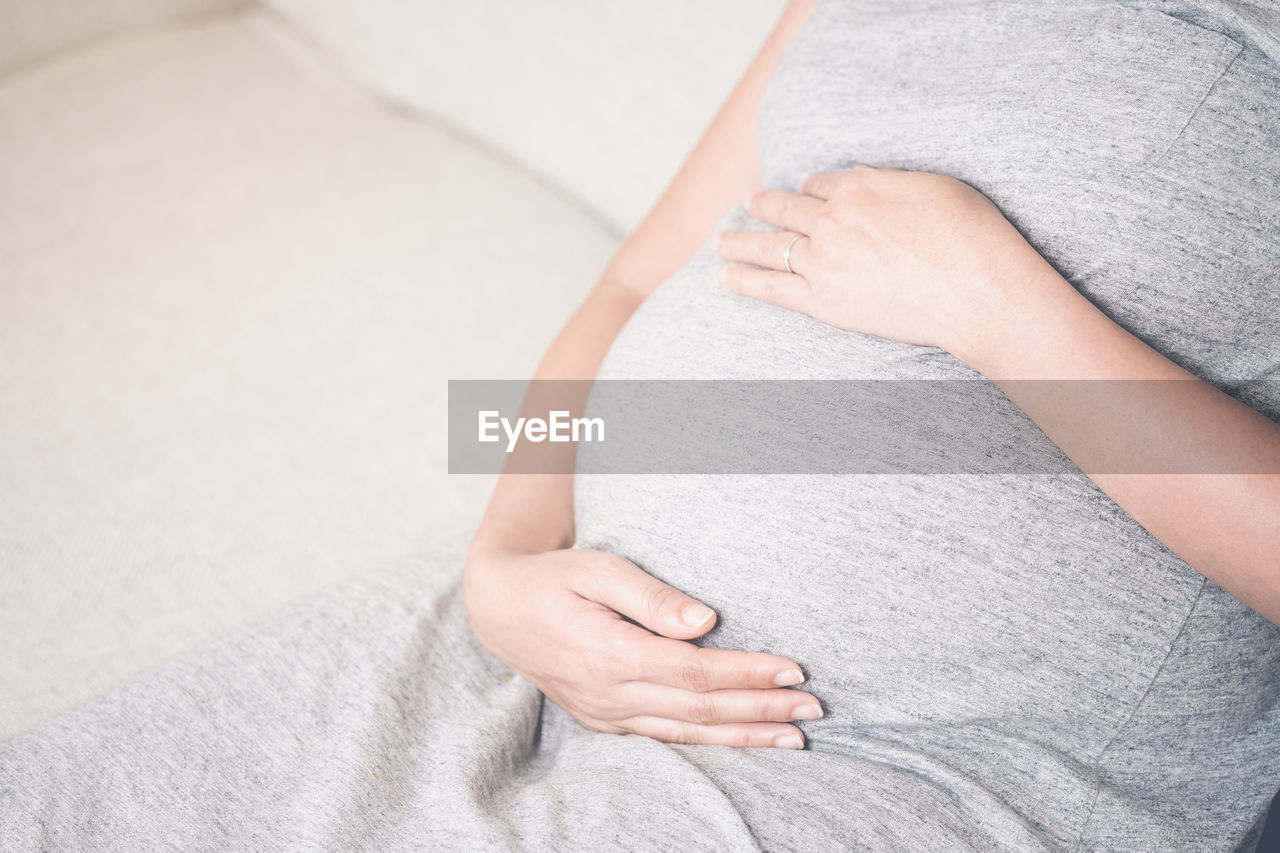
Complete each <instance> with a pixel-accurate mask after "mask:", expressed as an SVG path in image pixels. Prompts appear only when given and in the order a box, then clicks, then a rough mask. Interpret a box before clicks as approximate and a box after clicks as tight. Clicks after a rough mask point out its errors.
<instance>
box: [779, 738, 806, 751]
mask: <svg viewBox="0 0 1280 853" xmlns="http://www.w3.org/2000/svg"><path fill="white" fill-rule="evenodd" d="M773 745H774V746H775V747H777V748H778V749H804V738H802V737H800V735H778V736H777V737H776V738H774V739H773Z"/></svg>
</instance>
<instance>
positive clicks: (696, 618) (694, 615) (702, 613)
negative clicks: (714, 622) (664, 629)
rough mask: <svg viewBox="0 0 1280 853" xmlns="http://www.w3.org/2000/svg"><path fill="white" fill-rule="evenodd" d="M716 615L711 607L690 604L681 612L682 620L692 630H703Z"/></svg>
mask: <svg viewBox="0 0 1280 853" xmlns="http://www.w3.org/2000/svg"><path fill="white" fill-rule="evenodd" d="M715 615H716V614H715V613H714V612H713V611H712V610H711V608H710V607H706V606H704V605H701V604H690V605H689V606H688V607H686V608H685V609H684V610H681V611H680V618H681V619H683V620H684V624H686V625H688V626H689V627H690V628H701V627H702V626H703V625H705V624H707V620H708V619H710V618H711V617H712V616H715Z"/></svg>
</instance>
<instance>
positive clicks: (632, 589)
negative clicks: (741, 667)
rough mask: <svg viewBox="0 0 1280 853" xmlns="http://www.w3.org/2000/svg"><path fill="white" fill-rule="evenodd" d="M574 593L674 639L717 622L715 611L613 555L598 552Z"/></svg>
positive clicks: (690, 635)
mask: <svg viewBox="0 0 1280 853" xmlns="http://www.w3.org/2000/svg"><path fill="white" fill-rule="evenodd" d="M587 553H590V552H587ZM598 556H599V557H601V558H603V559H601V560H600V561H592V562H591V563H590V564H589V565H588V567H587V571H586V572H584V573H583V580H582V582H581V584H580V585H579V586H580V588H579V589H578V590H577V592H578V593H579V594H580V595H582V596H584V597H585V598H588V599H590V600H592V601H595V602H598V603H600V604H603V605H604V606H605V607H608V608H609V609H610V610H615V611H617V612H618V613H621V614H622V615H623V616H626V617H627V618H629V619H634V620H635V621H636V622H639V623H640V624H641V625H643V626H644V627H646V628H648V629H649V630H650V631H653V632H654V633H655V634H661V635H663V636H664V637H671V638H672V639H676V640H691V639H693V638H694V637H701V636H702V635H703V634H705V633H707V632H708V631H710V630H711V628H712V626H713V625H715V624H716V614H715V611H714V610H712V609H711V608H710V607H707V606H706V605H705V604H703V603H702V602H700V601H698V600H697V599H694V598H690V597H689V596H687V595H685V594H684V593H683V592H681V591H680V590H678V589H676V588H675V587H673V586H668V585H667V584H665V583H663V582H662V581H660V580H658V579H657V578H655V577H654V576H653V575H651V574H649V573H648V572H646V571H645V570H644V569H642V568H640V567H639V566H637V565H636V564H635V563H633V562H631V561H630V560H627V559H625V558H623V557H618V556H616V555H613V554H598Z"/></svg>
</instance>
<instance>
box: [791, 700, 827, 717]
mask: <svg viewBox="0 0 1280 853" xmlns="http://www.w3.org/2000/svg"><path fill="white" fill-rule="evenodd" d="M821 716H822V706H821V705H818V704H816V703H815V704H813V705H801V706H800V707H799V708H796V709H795V710H794V711H792V712H791V719H793V720H816V719H818V718H819V717H821Z"/></svg>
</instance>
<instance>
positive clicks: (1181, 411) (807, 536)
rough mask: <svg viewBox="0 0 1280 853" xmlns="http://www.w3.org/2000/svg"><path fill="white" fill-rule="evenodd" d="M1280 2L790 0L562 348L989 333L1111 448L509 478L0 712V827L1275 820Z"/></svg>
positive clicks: (424, 836)
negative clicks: (284, 590)
mask: <svg viewBox="0 0 1280 853" xmlns="http://www.w3.org/2000/svg"><path fill="white" fill-rule="evenodd" d="M1278 21H1280V8H1277V7H1276V6H1275V4H1273V3H1270V2H1256V3H1252V4H1250V3H1245V2H1231V0H1220V2H1215V0H1204V2H1181V0H1160V2H1156V0H1151V2H1145V1H1144V2H1135V3H1131V4H1128V5H1125V6H1118V5H1112V4H1109V3H1101V2H1082V3H1075V2H1072V3H1052V4H1038V3H991V4H987V3H964V4H935V3H923V2H887V0H886V2H881V0H857V1H856V2H855V0H826V2H821V3H814V2H808V0H801V1H800V2H795V3H793V4H792V5H791V6H790V7H789V8H788V9H787V11H786V12H785V14H784V16H783V18H782V20H781V21H780V23H779V25H778V27H777V28H776V30H775V32H774V33H773V35H772V36H771V37H770V39H769V40H768V41H767V43H766V44H765V45H764V47H763V49H762V50H761V52H760V54H759V56H758V57H757V59H756V61H755V62H754V63H753V65H752V66H751V67H750V69H749V70H748V71H747V73H746V74H745V76H744V77H743V79H742V81H741V83H740V85H739V86H738V88H737V89H736V90H735V91H734V93H733V94H732V96H731V97H730V99H729V100H728V102H727V103H726V105H725V107H724V109H723V110H722V112H721V113H720V114H719V116H717V118H716V119H715V121H714V122H713V123H712V125H711V126H710V128H709V130H708V131H707V133H706V135H705V136H704V138H703V139H702V141H701V142H700V143H699V145H698V146H697V148H696V149H695V150H694V152H693V153H692V154H691V156H690V158H689V160H688V162H687V163H686V164H685V165H684V167H683V168H682V169H681V171H680V172H679V174H678V175H677V176H676V178H675V180H674V182H673V183H672V185H671V186H670V188H669V189H668V191H667V193H666V195H665V196H664V198H663V199H662V201H661V202H660V203H659V204H658V206H657V207H656V208H655V209H654V211H653V212H652V213H651V214H650V216H649V217H648V218H647V219H646V220H645V222H644V223H643V224H642V225H641V226H640V227H639V228H638V229H637V230H636V231H635V233H633V234H632V235H631V236H630V237H629V238H628V239H627V241H626V242H625V243H624V245H623V247H622V248H621V250H620V251H619V253H618V254H617V256H616V257H615V259H614V260H613V262H612V263H611V264H610V265H609V267H608V268H607V269H606V270H605V272H604V274H603V276H602V278H601V281H600V283H599V284H598V286H597V287H596V288H595V290H594V291H593V292H592V293H591V295H590V296H589V297H588V299H587V300H586V302H585V303H584V304H583V305H582V307H581V308H580V309H579V311H578V312H577V313H576V314H575V315H574V317H573V318H572V319H571V320H570V321H569V323H568V324H567V325H566V327H565V328H564V330H563V331H562V333H561V334H560V336H559V337H558V338H557V339H556V341H555V342H554V344H553V345H552V346H551V348H550V350H549V352H548V353H547V355H546V357H545V359H544V361H543V363H542V366H541V368H540V370H539V373H538V376H539V377H541V378H575V379H580V378H590V377H593V376H597V375H598V376H600V377H606V378H639V379H675V378H679V379H688V378H714V379H727V378H731V379H952V378H955V379H974V378H980V377H981V376H983V375H985V376H986V377H988V378H990V379H992V380H994V381H995V382H996V383H998V384H999V385H1000V387H1001V388H1002V389H1004V390H1005V393H1006V394H1007V396H1008V399H1009V401H1011V403H1012V404H1016V406H1017V407H1019V408H1020V409H1021V410H1022V411H1023V412H1025V413H1026V415H1028V416H1030V417H1031V418H1032V419H1033V420H1034V421H1035V422H1036V424H1037V425H1038V426H1039V427H1040V429H1041V430H1043V431H1044V433H1045V434H1046V435H1047V436H1048V437H1049V438H1050V439H1052V440H1053V441H1054V442H1056V443H1057V445H1058V446H1059V447H1060V448H1061V449H1062V450H1063V451H1064V452H1065V453H1066V454H1068V455H1069V456H1070V457H1071V459H1072V460H1074V461H1075V462H1076V463H1077V464H1078V465H1079V470H1074V471H1073V472H1072V473H1060V474H1051V475H1050V474H1042V475H1036V476H1030V475H1017V474H989V475H988V474H984V475H935V476H908V475H892V476H852V475H851V476H738V475H735V476H720V477H711V476H663V475H656V474H655V475H645V476H612V475H611V476H580V477H578V478H577V479H576V480H575V479H574V478H572V477H569V476H551V475H545V476H533V475H526V476H515V475H508V476H506V477H504V478H503V479H502V480H501V481H500V483H499V485H498V488H497V491H496V492H495V494H494V497H493V500H492V502H491V504H490V507H489V510H488V512H487V514H486V516H485V518H484V521H483V522H482V524H481V526H480V528H479V530H478V531H477V533H476V535H475V536H474V537H473V538H472V539H471V540H470V541H469V542H459V543H456V544H455V545H454V546H452V547H450V548H447V549H445V550H444V551H442V552H441V553H439V554H434V555H432V556H431V557H430V558H424V559H421V560H417V561H415V562H413V563H412V564H409V565H407V566H405V567H404V568H403V569H402V570H400V571H398V572H396V573H392V574H387V575H384V576H380V577H375V578H368V579H363V580H360V581H356V582H353V583H351V584H349V585H347V586H345V587H342V588H339V589H336V590H334V591H332V592H331V593H329V594H327V595H325V596H323V597H320V598H317V599H312V600H309V601H305V602H302V603H300V604H298V605H295V606H294V607H293V608H291V609H288V610H286V611H284V612H282V613H279V614H277V615H275V616H273V617H271V618H269V619H267V620H265V621H263V622H260V623H258V624H255V625H252V626H249V627H247V628H244V629H242V630H240V631H238V632H236V633H233V634H231V635H229V636H227V637H225V638H223V639H222V640H220V641H218V642H216V643H213V644H211V645H209V646H206V647H204V648H202V649H199V650H197V651H195V652H193V653H191V654H188V655H186V656H184V657H181V658H178V659H176V660H174V661H171V662H170V663H168V664H166V665H165V666H162V667H160V668H157V669H155V670H152V671H150V672H148V673H146V674H144V675H142V676H140V677H138V678H136V679H134V680H133V681H131V682H129V683H126V684H125V685H123V686H121V687H119V688H117V689H115V690H114V691H112V692H110V693H108V694H106V695H104V696H103V697H100V698H99V699H97V700H95V701H94V702H91V703H89V704H87V705H85V706H83V707H81V708H79V709H76V710H74V711H72V712H70V713H67V714H64V715H63V716H61V717H59V718H57V719H55V720H53V721H51V722H49V723H47V724H45V725H43V726H41V727H39V728H37V729H35V730H34V731H32V732H29V733H27V734H25V735H22V736H20V737H18V738H15V739H13V740H11V741H8V742H7V743H5V744H4V745H3V746H0V848H3V849H6V850H7V849H15V850H26V849H45V848H49V849H68V850H95V849H129V850H135V849H180V850H204V849H273V850H274V849H317V848H319V849H335V850H337V849H342V850H345V849H387V850H409V849H536V850H609V849H627V850H674V849H679V850H734V851H736V850H748V849H760V848H763V849H768V850H804V851H813V850H843V849H871V850H913V851H914V850H961V849H965V850H1018V851H1026V850H1064V849H1091V850H1092V849H1107V850H1197V851H1199V850H1234V849H1249V848H1250V847H1251V846H1252V845H1253V844H1254V843H1255V842H1256V841H1257V838H1258V835H1259V833H1260V831H1261V828H1262V821H1263V819H1264V817H1265V814H1266V809H1267V805H1268V803H1269V801H1270V799H1271V797H1272V795H1274V794H1275V792H1276V789H1277V787H1278V786H1280V771H1278V770H1277V768H1278V767H1280V629H1277V627H1276V623H1277V622H1280V476H1278V472H1280V427H1277V425H1276V423H1275V420H1276V418H1277V417H1280V396H1278V395H1277V394H1276V387H1277V386H1276V384H1275V382H1274V380H1276V379H1277V378H1278V376H1277V375H1278V374H1280V334H1278V333H1280V329H1278V327H1277V318H1280V287H1278V286H1277V270H1280V204H1277V200H1278V199H1280V65H1278V61H1280V30H1278V29H1277V22H1278ZM744 198H747V199H749V201H747V202H746V203H745V204H743V203H741V200H742V199H744ZM708 235H711V236H710V239H708ZM1025 379H1038V380H1039V379H1049V380H1114V379H1123V380H1182V381H1170V382H1156V381H1150V382H1142V383H1134V384H1133V385H1131V386H1126V387H1127V388H1129V390H1128V391H1127V392H1126V393H1125V394H1122V395H1116V394H1114V393H1110V392H1104V391H1103V390H1101V389H1105V388H1112V387H1114V386H1113V385H1111V384H1109V383H1104V382H1078V383H1069V384H1068V383H1060V384H1057V385H1054V386H1052V387H1054V388H1055V389H1056V391H1055V392H1054V393H1052V394H1046V393H1044V392H1043V391H1037V390H1036V389H1037V388H1041V389H1043V388H1044V387H1046V386H1045V385H1043V384H1037V383H1019V382H1016V381H1014V380H1025ZM1259 379H1270V380H1272V382H1271V383H1267V382H1256V381H1254V382H1250V381H1248V380H1259ZM1064 388H1069V389H1071V390H1069V391H1064V390H1063V389H1064ZM1010 409H1011V410H1012V411H1015V412H1016V410H1014V409H1012V406H1010ZM1000 416H1002V415H1001V413H999V412H994V411H993V412H975V413H974V417H975V418H976V419H977V420H979V421H983V420H984V419H993V418H997V417H1000ZM849 424H850V428H852V426H851V425H852V424H853V419H852V416H851V417H850V421H849ZM826 428H828V429H831V428H838V425H834V426H833V425H830V424H828V425H826ZM1188 459H1191V460H1194V463H1195V464H1193V465H1190V466H1188V465H1187V464H1186V461H1187V460H1188ZM1117 461H1120V462H1121V463H1123V464H1124V465H1127V466H1129V467H1125V468H1124V470H1133V471H1137V472H1147V471H1171V472H1173V471H1186V470H1200V471H1212V472H1219V473H1212V474H1208V473H1199V474H1192V473H1164V474H1151V473H1133V474H1110V475H1104V474H1101V473H1099V474H1095V475H1094V476H1093V477H1092V478H1090V477H1089V476H1086V474H1085V473H1084V472H1085V471H1108V470H1112V471H1114V470H1117V468H1116V464H1115V463H1116V462H1117ZM464 565H465V571H464V570H463V567H464ZM624 617H625V618H624ZM690 641H694V642H690ZM547 700H550V701H547Z"/></svg>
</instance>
